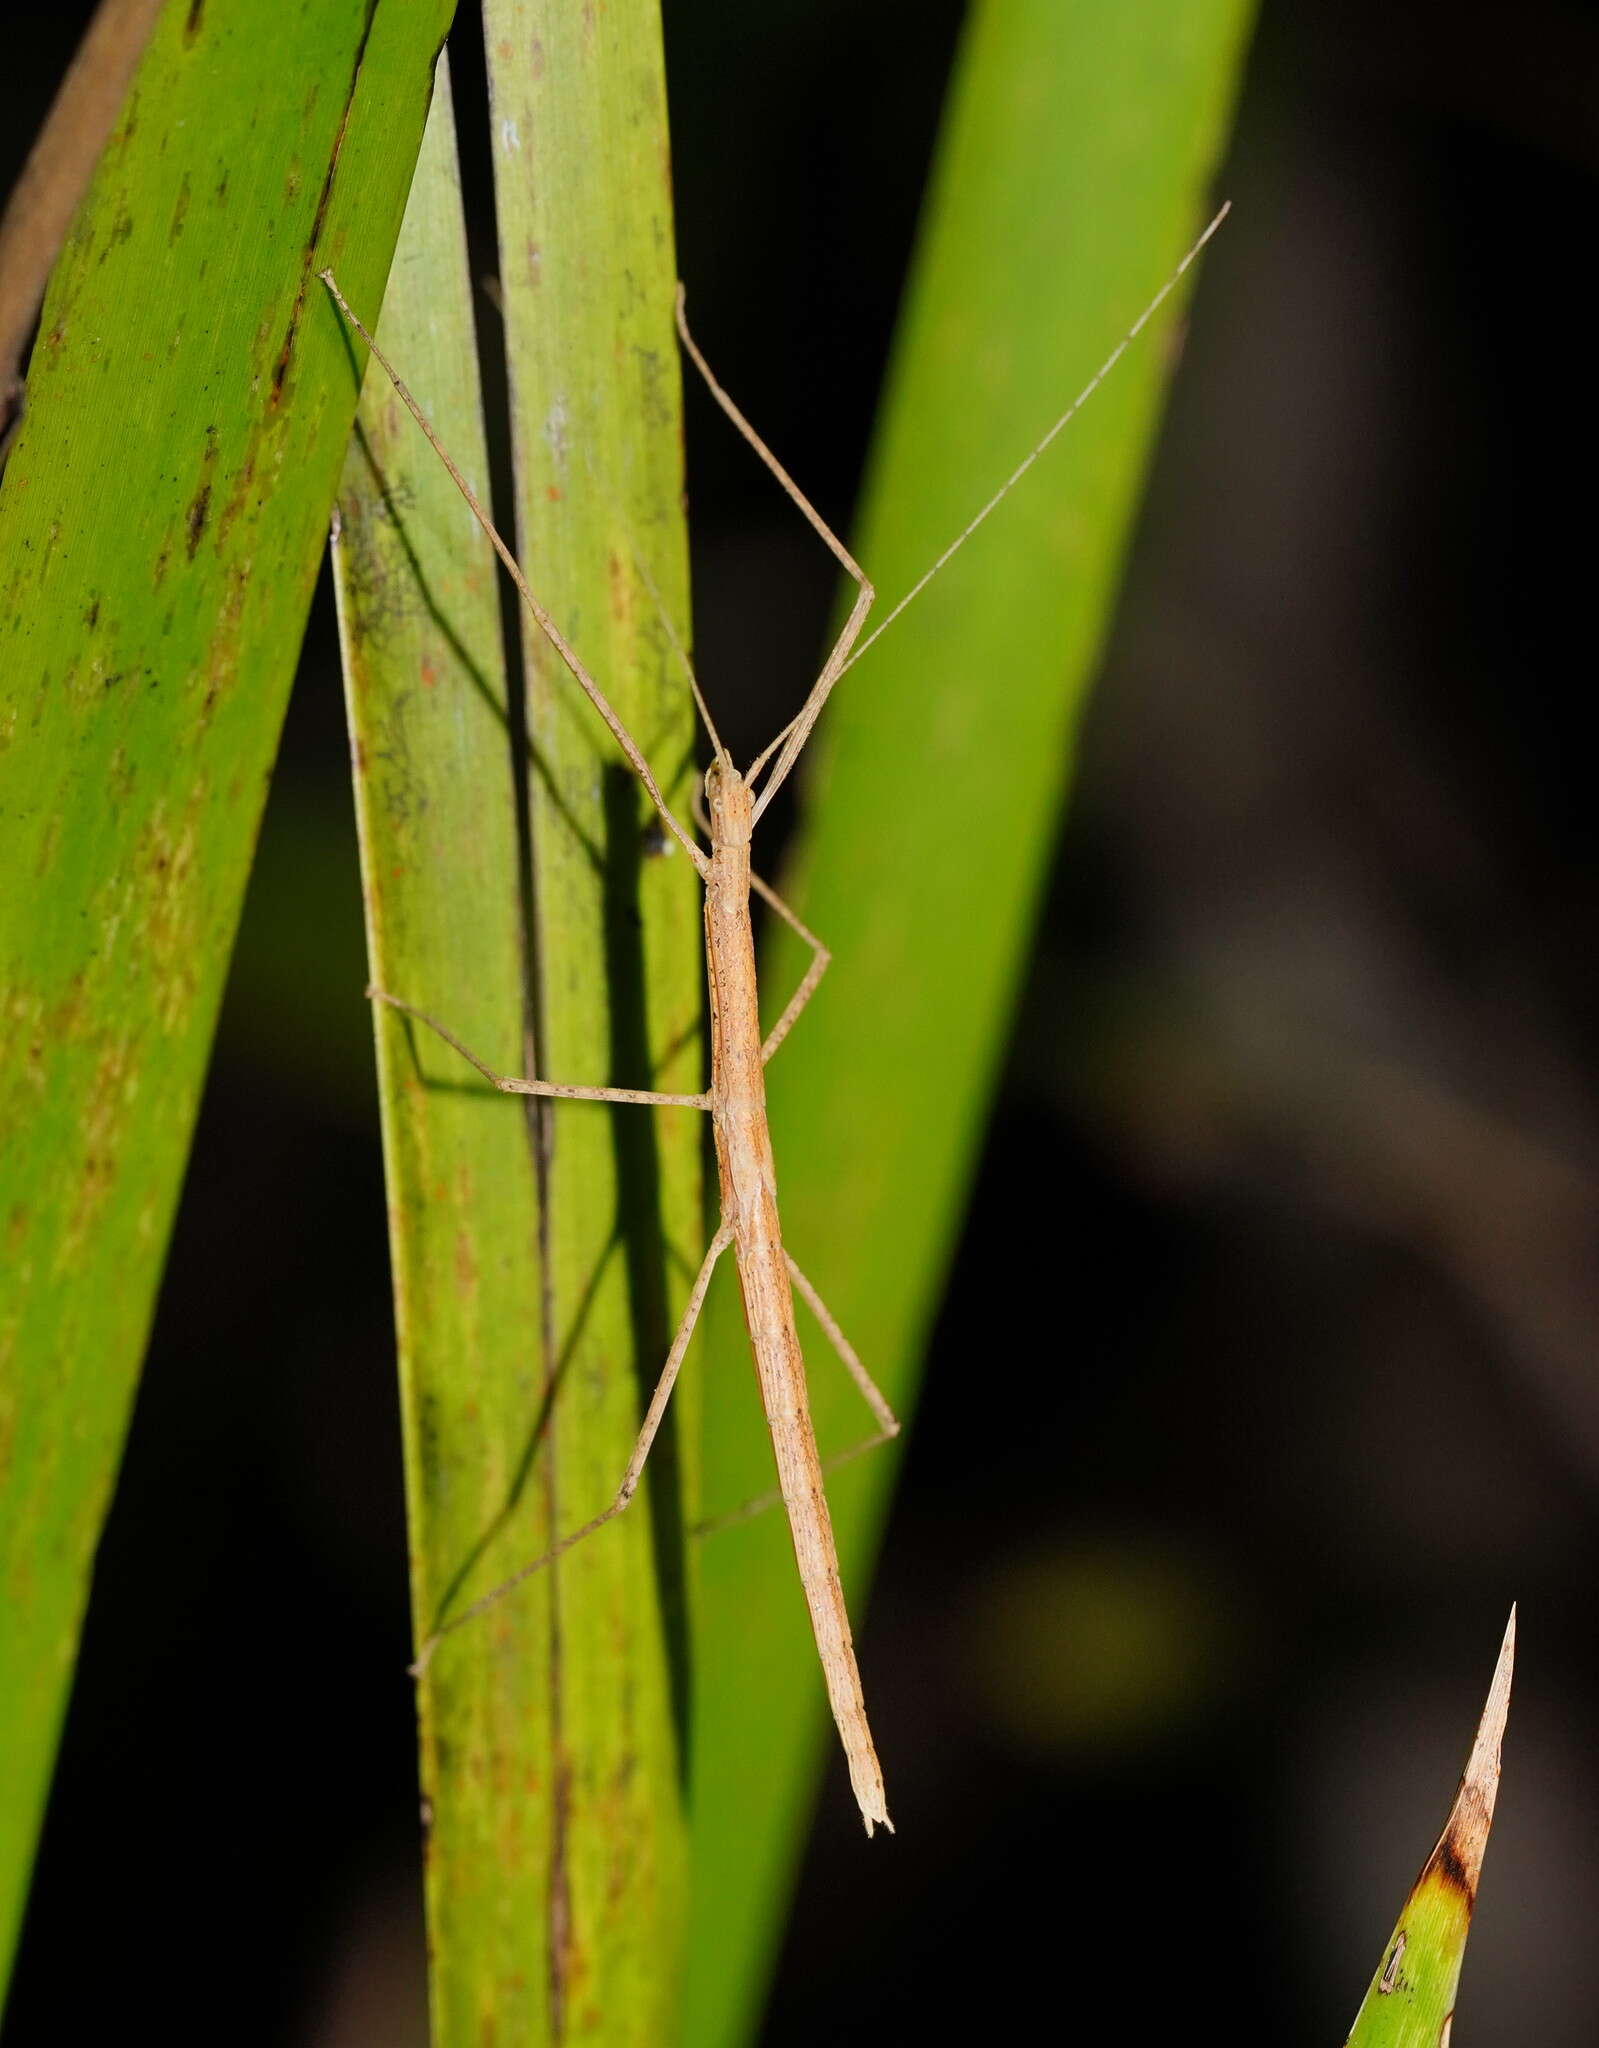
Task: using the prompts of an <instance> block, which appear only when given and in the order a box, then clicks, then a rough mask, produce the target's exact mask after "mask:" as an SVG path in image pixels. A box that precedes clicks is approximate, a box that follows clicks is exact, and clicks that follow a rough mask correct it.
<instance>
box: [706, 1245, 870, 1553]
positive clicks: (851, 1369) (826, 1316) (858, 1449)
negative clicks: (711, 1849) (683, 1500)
mask: <svg viewBox="0 0 1599 2048" xmlns="http://www.w3.org/2000/svg"><path fill="white" fill-rule="evenodd" d="M783 1257H784V1259H785V1261H786V1262H787V1265H788V1273H789V1278H790V1279H791V1280H792V1281H793V1283H794V1285H795V1287H796V1288H797V1289H798V1291H799V1295H800V1299H801V1300H802V1301H803V1302H804V1303H805V1305H806V1307H807V1308H808V1309H809V1310H810V1312H811V1314H812V1315H813V1316H815V1318H816V1320H817V1321H818V1322H819V1323H820V1324H821V1326H822V1330H823V1333H824V1334H825V1336H826V1338H827V1341H828V1342H829V1343H830V1344H831V1345H832V1347H833V1349H834V1350H835V1351H836V1352H837V1353H838V1355H839V1357H840V1358H841V1359H842V1360H843V1361H844V1367H845V1370H846V1371H847V1372H848V1374H849V1376H850V1378H851V1379H852V1380H853V1381H854V1382H855V1384H856V1386H857V1387H858V1388H859V1389H860V1393H861V1399H862V1400H863V1401H864V1402H865V1403H866V1405H867V1407H868V1408H870V1409H871V1411H872V1414H873V1415H874V1416H875V1417H876V1418H877V1428H876V1429H875V1430H874V1431H873V1432H872V1434H871V1435H870V1436H869V1437H865V1438H863V1439H862V1441H861V1442H860V1443H858V1444H851V1445H850V1447H849V1449H848V1450H846V1451H835V1452H834V1454H833V1455H832V1457H830V1458H824V1459H823V1460H822V1470H823V1472H836V1471H837V1470H838V1468H839V1467H840V1466H841V1465H849V1464H853V1463H854V1461H855V1459H857V1458H863V1457H865V1455H866V1453H867V1452H868V1451H875V1450H876V1449H877V1447H878V1446H879V1445H880V1444H886V1443H892V1442H893V1440H894V1438H895V1437H897V1436H898V1435H899V1431H900V1424H899V1417H898V1416H897V1415H896V1414H895V1413H894V1411H893V1409H892V1408H890V1406H889V1405H888V1400H887V1397H886V1396H885V1395H884V1393H883V1390H882V1388H881V1387H879V1386H878V1384H877V1382H876V1381H875V1380H874V1379H873V1378H872V1376H871V1374H870V1373H869V1372H868V1371H867V1370H866V1368H865V1366H864V1365H862V1363H861V1361H860V1356H859V1354H858V1353H857V1352H856V1349H855V1347H854V1345H853V1344H851V1342H850V1341H849V1339H848V1338H847V1337H846V1336H845V1335H844V1332H843V1331H842V1330H841V1329H840V1328H839V1327H838V1324H837V1323H836V1322H835V1321H834V1320H833V1315H832V1312H831V1310H830V1309H829V1308H828V1306H827V1304H826V1302H824V1301H823V1300H822V1297H821V1296H820V1295H819V1294H818V1293H817V1291H816V1289H815V1288H814V1287H813V1286H812V1285H811V1283H810V1281H809V1280H807V1279H806V1277H805V1275H804V1274H803V1273H802V1272H801V1271H800V1269H799V1267H798V1266H797V1265H796V1264H795V1263H794V1260H793V1257H792V1256H791V1255H790V1254H789V1253H788V1252H786V1251H785V1252H784V1254H783ZM782 1498H783V1496H782V1494H781V1493H779V1492H776V1491H774V1492H771V1493H762V1494H758V1495H757V1496H756V1497H755V1499H754V1500H747V1501H745V1503H744V1504H743V1506H742V1507H736V1508H729V1509H728V1511H727V1513H726V1514H722V1515H712V1516H710V1517H709V1518H708V1519H707V1520H705V1521H703V1522H696V1523H695V1525H694V1527H693V1529H692V1531H691V1532H690V1533H691V1534H693V1535H695V1536H710V1535H714V1534H715V1532H716V1531H717V1530H719V1529H731V1528H733V1527H735V1526H736V1525H737V1524H738V1523H740V1522H749V1521H753V1520H754V1518H755V1517H756V1516H757V1515H763V1514H765V1513H766V1511H767V1509H768V1508H775V1507H776V1506H778V1504H779V1503H780V1502H781V1500H782Z"/></svg>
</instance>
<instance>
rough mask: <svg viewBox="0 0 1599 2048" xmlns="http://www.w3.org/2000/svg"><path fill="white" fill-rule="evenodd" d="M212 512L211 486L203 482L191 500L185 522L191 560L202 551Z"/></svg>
mask: <svg viewBox="0 0 1599 2048" xmlns="http://www.w3.org/2000/svg"><path fill="white" fill-rule="evenodd" d="M210 512H211V486H210V484H209V483H204V484H201V486H200V488H199V490H197V491H196V492H195V494H194V496H193V497H192V498H191V499H190V500H189V510H188V514H187V518H186V522H185V523H186V524H187V526H188V529H189V541H188V549H189V560H190V561H191V562H192V561H193V560H194V558H195V556H196V555H197V554H198V553H199V552H200V542H201V541H202V540H203V539H204V537H205V522H206V520H207V518H208V517H209V516H210Z"/></svg>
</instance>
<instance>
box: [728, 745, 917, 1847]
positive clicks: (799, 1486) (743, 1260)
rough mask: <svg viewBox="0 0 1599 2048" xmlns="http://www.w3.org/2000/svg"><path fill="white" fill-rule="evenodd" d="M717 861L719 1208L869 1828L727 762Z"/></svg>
mask: <svg viewBox="0 0 1599 2048" xmlns="http://www.w3.org/2000/svg"><path fill="white" fill-rule="evenodd" d="M707 794H708V796H709V798H710V803H711V820H712V827H713V831H712V853H711V872H710V875H709V876H708V878H707V881H706V890H705V944H706V955H707V959H708V963H709V975H710V994H711V1101H712V1117H713V1120H714V1125H715V1131H716V1158H717V1166H718V1170H719V1172H720V1174H721V1182H722V1217H723V1221H724V1222H725V1223H726V1224H727V1225H728V1226H729V1227H730V1228H731V1230H732V1233H733V1249H734V1254H735V1256H736V1258H737V1260H738V1277H739V1286H740V1289H741V1290H742V1293H743V1296H744V1319H745V1321H746V1322H747V1323H748V1325H749V1333H750V1347H751V1349H752V1350H753V1352H754V1354H755V1371H756V1376H757V1378H758V1379H759V1381H760V1388H761V1402H762V1405H763V1406H764V1408H765V1410H766V1421H767V1427H768V1428H769V1429H770V1431H771V1436H772V1452H773V1456H774V1457H775V1459H776V1461H777V1481H778V1486H779V1487H780V1489H781V1491H782V1495H783V1505H784V1507H785V1508H786V1510H787V1512H788V1526H789V1531H790V1533H791V1534H792V1536H793V1539H794V1558H795V1562H796V1563H797V1565H798V1567H799V1575H800V1583H801V1584H802V1585H803V1587H804V1589H805V1604H806V1606H807V1607H808V1608H809V1609H810V1616H811V1630H812V1633H813V1634H814V1635H815V1637H816V1648H817V1653H818V1655H819V1656H820V1658H821V1662H822V1674H823V1677H824V1678H825V1680H826V1683H827V1697H828V1703H829V1705H830V1706H831V1707H832V1710H833V1719H834V1721H835V1723H836V1724H837V1727H838V1733H839V1738H840V1740H841V1741H842V1743H843V1745H844V1755H845V1758H846V1760H847V1762H848V1764H849V1776H850V1784H851V1786H852V1787H853V1788H854V1792H855V1798H856V1801H857V1803H858V1804H859V1806H860V1809H861V1816H862V1818H863V1819H864V1820H865V1822H866V1831H867V1833H868V1834H870V1833H871V1831H872V1829H873V1828H874V1827H875V1826H877V1825H878V1824H879V1823H880V1824H881V1825H882V1826H884V1827H886V1828H889V1829H890V1830H891V1829H892V1827H893V1822H892V1821H890V1819H889V1817H888V1808H887V1805H886V1804H885V1801H884V1797H883V1774H882V1769H881V1767H880V1766H879V1764H878V1761H877V1751H876V1749H875V1748H874V1746H873V1743H872V1731H871V1728H870V1727H869V1725H868V1724H867V1719H866V1703H865V1700H864V1698H863V1697H862V1694H861V1679H860V1672H859V1670H858V1668H857V1666H856V1662H855V1646H854V1642H853V1640H852V1638H851V1635H850V1626H849V1615H848V1613H847V1612H846V1610H845V1606H844V1590H843V1587H842V1586H841V1584H840V1583H839V1576H838V1553H837V1551H836V1549H835V1547H834V1543H833V1524H832V1520H831V1518H830V1516H829V1514H828V1511H827V1496H826V1494H825V1493H824V1491H823V1488H822V1468H821V1461H820V1459H819V1458H818V1456H817V1454H816V1436H815V1432H814V1431H813V1430H812V1428H811V1416H810V1402H809V1400H808V1398H807V1395H806V1389H805V1364H804V1360H803V1358H802V1357H801V1355H800V1347H799V1333H798V1331H797V1330H796V1328H795V1325H794V1294H793V1288H792V1285H791V1283H790V1280H789V1274H788V1265H787V1261H786V1260H785V1258H784V1256H783V1237H782V1229H781V1226H780V1224H779V1221H778V1211H777V1182H776V1175H775V1172H774V1170H773V1165H772V1144H771V1137H770V1134H769V1132H768V1130H767V1127H766V1083H765V1078H764V1075H763V1071H762V1066H761V1026H760V1012H759V1007H758V1004H757V1001H756V988H755V946H754V939H753V935H752V933H751V929H750V906H749V888H750V879H749V877H750V859H749V816H750V809H751V804H750V794H749V789H748V786H747V785H746V784H745V783H744V781H743V780H742V778H741V777H739V776H738V775H737V774H736V773H734V772H733V771H732V770H731V769H728V768H726V767H723V768H721V769H720V770H719V771H715V770H713V772H712V775H711V776H710V777H709V778H708V781H707Z"/></svg>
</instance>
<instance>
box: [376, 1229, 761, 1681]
mask: <svg viewBox="0 0 1599 2048" xmlns="http://www.w3.org/2000/svg"><path fill="white" fill-rule="evenodd" d="M732 1242H733V1233H732V1231H731V1230H730V1229H729V1228H728V1227H727V1225H726V1224H725V1223H724V1224H723V1225H722V1227H721V1229H720V1230H718V1231H717V1233H716V1235H715V1237H713V1238H712V1239H711V1242H710V1248H709V1249H708V1250H707V1252H706V1254H705V1261H704V1263H703V1265H702V1266H701V1267H700V1270H699V1274H698V1277H697V1278H696V1279H695V1282H694V1286H693V1289H692V1291H691V1292H690V1294H689V1298H688V1306H687V1308H685V1309H684V1311H683V1320H682V1321H681V1322H680V1323H679V1324H678V1326H677V1335H676V1336H675V1337H674V1338H673V1339H672V1348H671V1350H670V1351H669V1352H668V1353H667V1354H666V1364H665V1365H664V1366H663V1367H662V1369H661V1377H660V1379H659V1380H658V1381H657V1382H656V1386H655V1392H654V1393H653V1394H652V1395H651V1397H650V1405H649V1408H648V1409H647V1410H646V1412H645V1416H644V1422H643V1425H642V1427H641V1428H640V1430H639V1433H638V1441H637V1442H636V1443H635V1444H634V1446H633V1455H632V1457H631V1458H629V1459H628V1461H627V1470H626V1471H625V1472H624V1473H623V1474H622V1483H621V1485H620V1486H619V1487H618V1488H617V1489H616V1498H615V1499H614V1500H613V1501H612V1502H611V1504H610V1506H609V1507H608V1508H605V1509H604V1510H603V1511H602V1512H601V1513H599V1514H597V1515H595V1516H594V1517H593V1518H592V1519H591V1520H590V1521H587V1522H585V1523H584V1524H583V1526H582V1528H581V1529H574V1530H573V1531H572V1533H571V1535H570V1536H563V1537H562V1538H561V1540H560V1542H559V1543H557V1544H556V1545H555V1546H554V1547H553V1548H552V1549H550V1550H546V1551H545V1552H544V1554H543V1556H542V1557H536V1558H534V1559H533V1561H532V1563H531V1564H525V1565H523V1566H522V1568H521V1570H520V1571H515V1572H513V1573H512V1574H511V1576H510V1577H509V1578H508V1579H502V1580H501V1581H500V1583H499V1585H497V1586H494V1587H491V1588H490V1590H489V1591H488V1592H487V1593H484V1594H483V1595H482V1596H481V1598H479V1599H477V1600H474V1601H473V1602H472V1604H471V1606H470V1607H468V1608H466V1609H465V1610H464V1612H462V1613H460V1614H458V1615H456V1616H455V1617H454V1619H453V1620H450V1621H447V1622H445V1624H444V1626H443V1627H442V1628H436V1629H435V1630H434V1631H433V1633H432V1635H430V1636H429V1637H428V1639H427V1641H426V1642H425V1643H424V1644H423V1645H422V1647H421V1649H420V1650H418V1652H417V1656H416V1662H415V1663H414V1664H413V1665H412V1666H411V1674H412V1676H413V1677H415V1678H420V1677H421V1676H422V1674H423V1672H424V1671H426V1669H427V1668H428V1665H429V1664H430V1663H431V1662H432V1661H433V1652H434V1651H435V1650H436V1649H437V1648H438V1646H439V1644H440V1643H441V1642H442V1641H443V1639H444V1638H445V1637H446V1636H447V1635H453V1634H454V1632H455V1631H456V1629H458V1628H461V1627H463V1626H464V1625H465V1624H466V1623H467V1622H469V1621H472V1620H474V1619H475V1618H476V1617H477V1616H478V1615H480V1614H481V1613H482V1612H483V1611H484V1609H485V1608H487V1607H492V1606H493V1605H494V1604H495V1602H496V1601H499V1600H503V1599H504V1598H505V1596H506V1594H507V1593H509V1592H512V1591H514V1589H515V1588H516V1587H518V1586H520V1585H521V1583H522V1581H523V1580H524V1579H530V1578H531V1577H532V1576H533V1574H534V1573H535V1572H539V1571H542V1570H543V1569H544V1567H545V1566H546V1565H549V1564H553V1563H554V1562H555V1560H556V1559H557V1558H558V1557H562V1556H564V1555H565V1553H566V1552H567V1551H569V1550H570V1549H571V1548H572V1547H573V1545H574V1544H578V1543H581V1542H582V1541H583V1539H584V1538H585V1537H587V1536H592V1535H593V1534H594V1532H595V1531H596V1530H597V1529H603V1528H604V1527H605V1525H606V1523H607V1522H611V1521H614V1520H615V1519H616V1517H617V1516H618V1515H619V1514H620V1513H621V1512H622V1510H623V1509H624V1508H625V1507H626V1506H627V1504H628V1502H629V1501H630V1500H631V1499H632V1498H633V1496H634V1494H635V1493H636V1492H637V1491H638V1483H639V1479H640V1478H641V1476H642V1475H643V1471H644V1463H645V1460H646V1459H647V1458H648V1457H649V1455H650V1447H651V1446H652V1445H653V1444H654V1442H655V1438H656V1436H657V1434H658V1433H659V1430H660V1427H661V1423H662V1421H663V1420H664V1419H665V1416H666V1404H667V1402H668V1401H670V1400H671V1398H672V1389H673V1387H674V1386H675V1385H676V1384H677V1375H678V1371H679V1369H680V1367H681V1366H682V1363H683V1357H684V1354H685V1352H686V1351H687V1350H688V1344H689V1339H690V1338H691V1337H692V1336H693V1334H694V1325H695V1324H696V1323H697V1322H698V1321H699V1318H700V1310H701V1308H702V1307H703V1306H704V1303H705V1290H706V1289H707V1288H708V1287H709V1286H710V1284H711V1273H712V1271H713V1269H714V1268H715V1265H716V1262H717V1260H718V1259H719V1258H720V1257H721V1256H722V1254H723V1252H725V1251H726V1250H727V1248H728V1246H729V1245H730V1244H731V1243H732Z"/></svg>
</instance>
